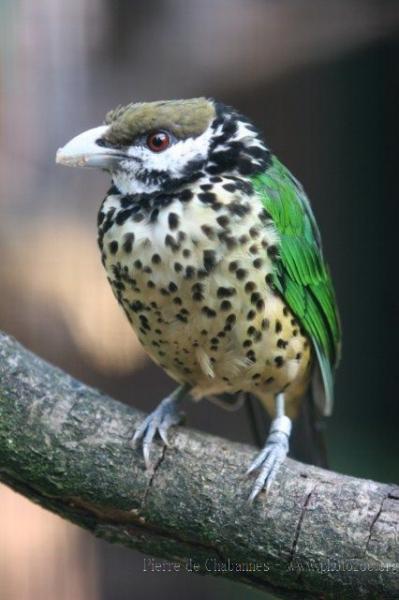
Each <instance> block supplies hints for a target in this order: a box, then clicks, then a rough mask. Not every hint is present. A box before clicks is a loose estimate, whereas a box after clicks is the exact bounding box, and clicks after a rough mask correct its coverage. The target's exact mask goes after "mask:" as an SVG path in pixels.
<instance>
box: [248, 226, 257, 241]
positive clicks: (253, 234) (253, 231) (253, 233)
mask: <svg viewBox="0 0 399 600" xmlns="http://www.w3.org/2000/svg"><path fill="white" fill-rule="evenodd" d="M249 235H250V236H251V238H252V239H253V240H255V239H256V238H257V237H259V229H258V228H257V227H251V228H250V230H249Z"/></svg>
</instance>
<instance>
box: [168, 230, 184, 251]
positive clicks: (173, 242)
mask: <svg viewBox="0 0 399 600" xmlns="http://www.w3.org/2000/svg"><path fill="white" fill-rule="evenodd" d="M165 246H169V248H171V250H172V252H177V251H178V250H179V249H180V244H178V243H177V242H176V240H175V238H174V237H173V236H172V235H170V234H169V233H168V234H167V235H166V236H165Z"/></svg>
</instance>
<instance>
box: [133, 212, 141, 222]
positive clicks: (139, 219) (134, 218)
mask: <svg viewBox="0 0 399 600" xmlns="http://www.w3.org/2000/svg"><path fill="white" fill-rule="evenodd" d="M143 219H144V215H143V214H142V213H137V214H135V215H133V221H134V222H135V223H140V222H141V221H142V220H143Z"/></svg>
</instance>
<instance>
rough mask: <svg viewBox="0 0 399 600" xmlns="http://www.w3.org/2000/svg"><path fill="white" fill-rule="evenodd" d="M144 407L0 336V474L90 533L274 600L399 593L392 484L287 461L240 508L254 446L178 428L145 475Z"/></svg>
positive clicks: (398, 498) (398, 496)
mask: <svg viewBox="0 0 399 600" xmlns="http://www.w3.org/2000/svg"><path fill="white" fill-rule="evenodd" d="M140 419H141V414H140V413H139V412H137V411H135V410H133V409H131V408H129V407H127V406H125V405H123V404H121V403H119V402H116V401H114V400H111V399H110V398H108V397H106V396H104V395H103V394H101V393H100V392H98V391H96V390H94V389H91V388H89V387H87V386H85V385H83V384H82V383H79V382H78V381H76V380H74V379H73V378H72V377H70V376H69V375H66V374H65V373H63V372H62V371H60V370H59V369H57V368H55V367H53V366H51V365H49V364H47V363H46V362H44V361H43V360H41V359H40V358H38V357H37V356H35V355H33V354H31V353H30V352H28V351H27V350H26V349H24V348H22V347H21V346H20V345H19V344H18V343H17V342H16V341H15V340H13V339H12V338H10V337H8V336H6V335H5V334H1V333H0V480H1V481H3V482H4V483H5V484H7V485H8V486H10V487H11V488H13V489H14V490H16V491H18V492H20V493H21V494H23V495H24V496H27V497H28V498H30V499H31V500H33V501H34V502H37V503H38V504H40V505H41V506H43V507H45V508H47V509H49V510H51V511H53V512H55V513H57V514H59V515H60V516H61V517H63V518H66V519H69V520H70V521H72V522H74V523H76V524H77V525H80V526H82V527H84V528H86V529H88V530H90V531H92V532H93V533H94V534H95V535H96V536H99V537H101V538H104V539H106V540H108V541H110V542H117V543H120V544H124V545H125V546H128V547H130V548H135V549H137V550H139V551H141V552H145V553H146V554H149V555H151V556H156V557H162V558H164V559H167V561H169V562H165V561H164V562H163V563H162V564H161V563H159V564H161V567H160V566H158V567H155V564H154V563H150V562H147V569H151V568H163V569H169V568H170V569H173V570H176V569H180V570H181V571H187V570H188V571H192V572H199V573H211V574H214V575H224V576H225V577H229V578H233V579H234V580H236V581H241V582H244V583H247V584H250V585H253V586H256V587H258V588H260V589H262V590H264V591H268V592H270V593H272V594H274V595H276V596H277V597H279V598H300V599H302V598H304V597H306V598H310V599H312V598H317V599H320V598H323V599H328V598H356V599H359V598H397V597H399V581H398V580H399V577H398V574H399V543H398V542H399V488H398V487H397V486H396V487H395V486H393V485H385V484H381V483H375V482H373V481H367V480H362V479H355V478H353V477H347V476H344V475H339V474H336V473H333V472H328V471H324V470H322V469H318V468H316V467H312V466H308V465H303V464H300V463H298V462H295V461H292V460H289V459H288V460H287V461H286V463H285V464H284V466H283V468H282V469H281V472H280V474H279V476H278V478H277V481H276V483H275V484H274V485H273V486H272V490H271V491H270V493H269V495H268V496H267V497H266V496H265V495H264V494H261V496H260V497H259V498H258V499H257V500H256V501H255V503H254V505H253V506H252V507H251V506H248V504H247V502H246V500H247V497H248V494H249V491H250V487H251V483H252V481H251V480H250V479H248V478H247V477H246V476H245V469H246V467H247V465H248V464H249V462H250V460H251V459H252V458H253V457H254V454H255V449H254V448H251V447H249V446H244V445H241V444H236V443H233V442H230V441H227V440H225V439H220V438H217V437H213V436H209V435H206V434H203V433H199V432H196V431H192V430H189V429H186V428H178V429H177V430H176V433H175V434H173V435H172V436H171V439H172V442H173V445H172V446H171V447H169V448H167V449H163V450H162V449H161V448H160V446H159V447H158V448H157V450H156V452H157V453H158V454H157V461H156V466H155V469H154V472H153V473H152V474H150V473H148V472H146V471H145V470H144V468H143V460H142V457H141V453H140V452H138V451H134V450H132V449H131V448H130V446H129V443H128V440H129V439H130V437H131V435H132V432H133V430H134V428H135V425H136V424H137V422H138V421H139V420H140Z"/></svg>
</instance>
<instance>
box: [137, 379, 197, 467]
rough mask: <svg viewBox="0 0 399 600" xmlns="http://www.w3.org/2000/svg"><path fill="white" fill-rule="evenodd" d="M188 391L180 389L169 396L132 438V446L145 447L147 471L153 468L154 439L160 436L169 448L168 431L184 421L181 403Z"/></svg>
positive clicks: (144, 454)
mask: <svg viewBox="0 0 399 600" xmlns="http://www.w3.org/2000/svg"><path fill="white" fill-rule="evenodd" d="M185 392H186V390H185V389H183V388H178V389H177V390H175V391H174V392H173V393H172V394H171V395H170V396H167V397H166V398H165V399H164V400H162V402H161V403H160V404H159V405H158V406H157V408H156V409H155V410H154V411H153V412H152V413H150V414H149V415H148V417H146V418H145V419H144V421H143V422H142V423H141V424H140V425H139V426H138V427H137V429H136V431H135V433H134V436H133V438H132V441H131V443H132V445H133V446H134V447H137V446H138V445H139V444H140V442H141V445H142V447H143V457H144V463H145V466H146V469H149V470H151V469H152V468H153V466H152V464H151V460H150V452H151V447H152V444H153V442H154V437H155V436H156V434H158V435H159V436H160V438H161V440H162V442H163V443H164V444H165V445H166V446H169V440H168V430H169V428H170V427H172V426H173V425H178V424H179V423H180V422H181V420H182V416H183V415H182V414H181V413H180V411H179V407H180V401H181V399H182V396H183V395H185Z"/></svg>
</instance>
